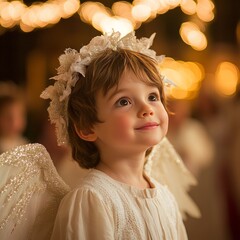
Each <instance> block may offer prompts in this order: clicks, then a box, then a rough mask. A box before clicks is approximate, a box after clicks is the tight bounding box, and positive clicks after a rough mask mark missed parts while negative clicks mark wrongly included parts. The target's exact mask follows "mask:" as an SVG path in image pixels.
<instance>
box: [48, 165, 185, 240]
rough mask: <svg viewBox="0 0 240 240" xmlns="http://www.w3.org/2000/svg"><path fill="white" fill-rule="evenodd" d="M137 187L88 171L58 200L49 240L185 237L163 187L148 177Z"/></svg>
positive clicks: (169, 238)
mask: <svg viewBox="0 0 240 240" xmlns="http://www.w3.org/2000/svg"><path fill="white" fill-rule="evenodd" d="M149 182H150V183H151V187H152V188H148V189H144V190H140V189H137V188H135V187H132V186H129V185H126V184H123V183H120V182H118V181H116V180H114V179H112V178H111V177H109V176H108V175H106V174H105V173H103V172H101V171H98V170H95V169H93V170H91V171H90V172H89V173H88V175H87V176H86V177H85V179H84V180H83V182H82V184H81V186H80V187H78V188H76V189H74V190H72V191H71V192H69V193H68V194H67V195H66V196H65V197H64V198H63V200H62V202H61V204H60V207H59V210H58V213H57V217H56V220H55V225H54V230H53V234H52V238H51V239H52V240H63V239H64V240H66V239H69V240H85V239H89V240H95V239H104V240H107V239H111V240H113V239H131V240H134V239H137V240H141V239H142V240H146V239H156V240H157V239H158V240H159V239H167V240H182V239H187V235H186V231H185V227H184V225H183V222H182V217H181V215H180V212H179V210H178V206H177V204H176V202H175V200H174V197H173V196H172V194H171V193H170V192H169V190H168V188H167V187H166V186H163V185H161V184H159V183H158V182H156V181H155V180H153V179H152V178H149Z"/></svg>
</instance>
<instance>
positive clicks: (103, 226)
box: [50, 34, 187, 240]
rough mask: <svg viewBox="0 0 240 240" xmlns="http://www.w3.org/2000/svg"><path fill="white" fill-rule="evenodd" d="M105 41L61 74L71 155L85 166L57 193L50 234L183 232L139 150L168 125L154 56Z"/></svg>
mask: <svg viewBox="0 0 240 240" xmlns="http://www.w3.org/2000/svg"><path fill="white" fill-rule="evenodd" d="M114 37H115V38H116V34H115V35H114V34H113V35H112V36H111V37H110V40H112V41H114ZM101 40H102V42H101V46H104V47H105V45H107V44H109V42H107V39H104V38H102V39H101ZM104 41H106V43H104ZM125 41H126V39H125ZM129 41H130V44H129V46H131V45H133V46H134V44H135V45H136V48H137V47H139V44H140V42H138V41H137V40H136V39H135V38H134V37H133V36H132V39H131V37H130V38H129ZM103 43H104V44H103ZM110 43H111V44H112V45H113V46H111V45H110V46H108V47H105V48H104V49H101V51H100V50H99V49H100V48H99V46H97V45H94V46H93V48H94V49H95V50H94V51H95V52H97V53H95V54H94V55H90V57H91V58H92V59H91V60H90V59H88V63H87V64H86V62H85V60H86V59H84V58H83V57H82V56H81V57H82V58H78V59H76V63H75V66H73V65H71V68H72V69H73V68H75V70H74V71H76V69H77V70H78V72H77V71H76V72H74V73H73V75H72V74H71V76H72V77H71V76H70V80H69V79H66V80H65V81H67V82H69V81H74V82H75V86H74V87H73V88H72V90H70V91H71V93H70V94H69V97H68V100H67V130H68V135H69V142H70V144H71V146H72V153H73V158H74V159H75V160H76V161H77V162H78V163H79V165H80V166H81V167H83V168H87V169H91V171H90V172H89V173H88V174H87V176H86V177H85V178H84V180H83V182H82V184H81V185H80V186H79V187H77V188H76V189H74V190H73V191H71V192H70V193H68V194H67V195H66V196H65V197H64V199H63V200H62V202H61V204H60V207H59V210H58V213H57V217H56V221H55V226H54V230H53V234H52V238H51V239H57V240H61V239H74V240H77V239H79V240H80V239H81V240H82V239H91V240H93V239H138V240H140V239H143V240H145V239H169V240H170V239H187V235H186V231H185V228H184V225H183V222H182V219H181V216H180V213H179V210H178V207H177V204H176V202H175V200H174V197H173V196H172V194H171V193H170V192H169V190H168V188H167V187H166V186H163V185H162V184H161V183H158V182H157V181H155V180H154V179H152V178H150V177H149V176H147V174H145V172H144V163H145V159H146V154H147V153H148V152H149V151H151V148H152V147H153V146H154V145H156V144H158V143H159V142H160V141H161V140H162V139H163V137H164V136H165V135H166V133H167V128H168V115H167V111H166V104H165V96H164V86H163V85H164V83H163V77H162V76H161V75H160V73H159V71H158V69H157V61H156V57H155V58H152V57H151V56H149V54H148V53H149V52H148V51H150V53H152V52H151V50H148V49H144V46H142V49H141V48H139V51H134V50H135V49H134V48H133V50H132V49H131V48H128V47H127V46H124V45H123V44H124V41H122V42H121V41H119V42H117V43H116V44H115V45H114V43H113V42H110ZM126 43H128V42H126ZM90 44H91V43H90ZM92 44H93V43H92ZM84 50H85V49H84V48H83V50H82V52H84ZM147 50H148V51H147ZM88 51H90V52H91V45H89V46H88ZM144 51H145V52H144ZM67 54H69V55H70V54H73V53H72V52H68V53H67ZM80 54H81V51H80ZM90 54H91V53H90ZM65 57H66V56H65ZM60 61H61V58H60ZM85 64H86V65H87V67H86V73H85V74H83V73H82V72H81V71H82V69H84V67H85V66H84V65H85ZM61 69H64V71H65V77H66V68H64V67H63V66H62V67H61ZM61 76H62V75H61V74H59V76H58V77H59V78H61ZM59 78H58V80H59ZM51 89H52V90H53V88H51ZM58 89H59V88H58ZM50 113H51V110H50ZM50 116H51V114H50Z"/></svg>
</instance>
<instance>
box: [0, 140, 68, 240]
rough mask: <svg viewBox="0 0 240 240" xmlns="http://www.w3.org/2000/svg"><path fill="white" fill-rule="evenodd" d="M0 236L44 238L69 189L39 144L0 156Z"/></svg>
mask: <svg viewBox="0 0 240 240" xmlns="http://www.w3.org/2000/svg"><path fill="white" fill-rule="evenodd" d="M0 179H1V181H0V209H1V210H0V213H1V214H0V239H2V240H5V239H11V240H27V239H34V240H38V239H39V240H40V239H41V240H43V239H44V240H48V239H50V236H51V233H52V228H53V225H54V220H55V216H56V213H57V209H58V205H59V203H60V201H61V199H62V197H63V196H64V195H65V194H66V193H67V192H68V191H69V190H70V188H69V187H68V186H67V185H66V184H65V182H64V181H63V180H62V179H61V178H60V176H59V175H58V173H57V171H56V169H55V167H54V165H53V163H52V160H51V158H50V156H49V154H48V152H47V150H46V149H45V148H44V147H43V146H42V145H40V144H28V145H23V146H19V147H17V148H15V149H13V150H11V151H8V152H5V153H3V154H1V155H0Z"/></svg>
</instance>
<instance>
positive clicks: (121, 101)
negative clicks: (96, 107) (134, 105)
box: [116, 98, 131, 107]
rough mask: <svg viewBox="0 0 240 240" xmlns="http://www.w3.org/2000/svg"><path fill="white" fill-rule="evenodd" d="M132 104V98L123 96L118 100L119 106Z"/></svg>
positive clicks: (117, 104)
mask: <svg viewBox="0 0 240 240" xmlns="http://www.w3.org/2000/svg"><path fill="white" fill-rule="evenodd" d="M129 104H131V102H130V100H129V99H127V98H121V99H119V100H118V101H117V102H116V106H117V107H124V106H127V105H129Z"/></svg>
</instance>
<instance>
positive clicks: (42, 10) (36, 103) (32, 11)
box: [0, 0, 240, 240]
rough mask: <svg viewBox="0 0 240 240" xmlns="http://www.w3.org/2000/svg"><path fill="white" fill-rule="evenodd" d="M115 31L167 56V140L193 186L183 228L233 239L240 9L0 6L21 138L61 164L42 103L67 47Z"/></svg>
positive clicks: (0, 43) (1, 57) (210, 238)
mask: <svg viewBox="0 0 240 240" xmlns="http://www.w3.org/2000/svg"><path fill="white" fill-rule="evenodd" d="M112 29H113V30H116V31H117V30H118V31H120V32H121V33H122V34H123V35H124V34H127V33H128V32H130V31H133V30H135V31H136V35H137V36H138V37H142V36H146V37H149V36H150V35H151V34H152V33H154V32H156V37H155V41H154V45H153V49H154V50H156V51H157V52H158V54H164V55H166V58H165V60H164V61H163V63H162V64H161V65H160V66H159V67H160V69H161V70H162V73H163V74H164V75H165V76H167V77H168V78H169V79H171V80H172V81H174V82H175V83H176V87H173V88H172V89H171V90H169V92H168V94H169V108H170V109H171V110H172V111H173V112H175V115H173V116H171V117H170V129H169V134H168V137H169V139H170V140H171V142H172V143H173V144H174V146H175V147H176V149H177V150H178V152H179V153H180V155H181V156H182V157H183V160H184V162H185V163H186V165H187V167H188V168H189V170H190V171H191V172H192V173H193V174H194V175H195V176H196V178H197V179H198V181H199V185H198V186H197V187H195V188H194V189H192V190H191V195H192V197H193V198H194V200H195V201H196V203H197V204H198V206H199V207H200V209H201V212H202V218H201V219H192V218H189V219H188V220H187V221H186V227H187V231H188V234H189V239H193V240H202V239H204V240H215V239H216V240H230V239H233V240H235V239H236V240H239V239H240V90H239V83H240V73H239V68H240V1H239V0H215V1H211V0H135V1H110V0H105V1H101V2H96V1H91V2H90V1H81V2H80V1H78V0H52V1H50V0H47V1H42V2H39V1H36V2H34V1H32V0H27V1H19V0H16V1H7V0H0V81H2V82H5V83H6V82H8V81H11V82H14V83H16V84H17V85H19V86H20V87H21V88H22V89H23V91H24V96H25V97H26V100H27V125H26V129H25V132H24V136H26V137H27V138H28V139H29V141H30V142H41V143H43V144H44V145H45V146H46V147H47V148H48V150H49V152H50V153H51V155H52V158H53V160H54V162H55V164H56V166H59V165H60V163H62V162H63V161H64V160H63V159H65V158H63V157H62V156H63V155H64V154H65V152H66V151H65V149H60V148H59V147H57V146H56V140H55V138H54V134H53V131H52V127H51V126H50V125H49V124H48V122H47V113H46V103H45V102H44V101H43V100H41V99H40V98H39V95H40V93H41V92H42V90H43V89H44V88H45V87H46V86H47V85H48V84H49V80H48V79H49V78H50V77H52V76H54V75H55V74H56V68H57V66H58V56H59V55H60V54H61V53H63V51H64V50H65V48H67V47H71V48H75V49H77V50H79V49H80V48H81V46H83V45H85V44H87V43H88V42H89V40H90V39H91V38H92V37H94V36H96V35H99V34H100V33H101V32H105V31H111V30H112ZM0 87H1V85H0ZM0 90H1V89H0ZM0 137H1V136H0Z"/></svg>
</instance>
